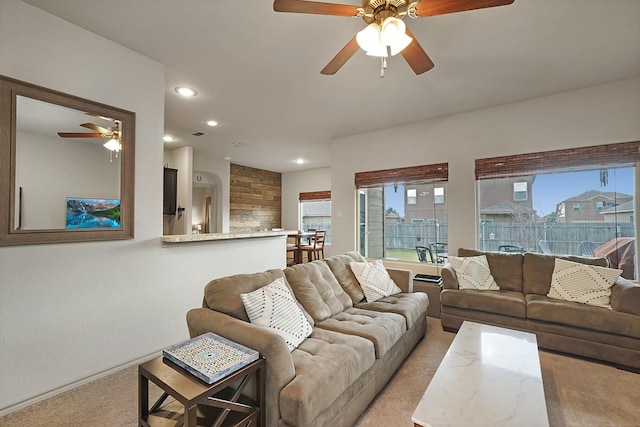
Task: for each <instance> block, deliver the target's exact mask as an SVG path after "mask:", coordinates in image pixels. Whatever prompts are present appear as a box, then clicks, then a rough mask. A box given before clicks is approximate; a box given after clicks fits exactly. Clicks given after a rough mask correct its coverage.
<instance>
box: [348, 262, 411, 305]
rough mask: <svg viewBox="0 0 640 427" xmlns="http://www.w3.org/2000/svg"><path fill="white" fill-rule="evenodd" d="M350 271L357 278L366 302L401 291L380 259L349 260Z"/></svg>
mask: <svg viewBox="0 0 640 427" xmlns="http://www.w3.org/2000/svg"><path fill="white" fill-rule="evenodd" d="M349 266H350V267H351V271H353V274H354V275H355V276H356V279H358V283H360V286H361V287H362V290H363V292H364V296H365V297H366V298H367V301H368V302H374V301H376V300H379V299H380V298H384V297H388V296H389V295H394V294H398V293H400V292H402V289H400V288H399V287H398V285H396V282H394V281H393V279H392V278H391V277H390V276H389V273H388V272H387V269H386V268H385V267H384V264H383V263H382V261H381V260H376V262H355V261H353V262H350V263H349Z"/></svg>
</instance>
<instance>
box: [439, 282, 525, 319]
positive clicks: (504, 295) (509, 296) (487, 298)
mask: <svg viewBox="0 0 640 427" xmlns="http://www.w3.org/2000/svg"><path fill="white" fill-rule="evenodd" d="M440 303H441V304H442V305H443V306H451V307H457V308H464V309H469V310H477V311H485V312H488V313H495V314H504V315H507V316H514V317H519V318H522V319H524V318H525V317H526V315H527V314H526V313H527V307H526V304H525V299H524V295H523V294H522V293H521V292H514V291H503V290H499V291H475V290H472V289H463V290H457V289H445V290H443V291H442V293H441V294H440Z"/></svg>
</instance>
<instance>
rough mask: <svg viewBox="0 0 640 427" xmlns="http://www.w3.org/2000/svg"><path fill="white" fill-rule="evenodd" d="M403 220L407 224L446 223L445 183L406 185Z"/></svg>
mask: <svg viewBox="0 0 640 427" xmlns="http://www.w3.org/2000/svg"><path fill="white" fill-rule="evenodd" d="M404 191H405V198H404V218H405V221H406V222H407V223H408V224H423V223H424V224H436V223H440V222H447V199H446V198H447V194H446V193H447V183H446V182H438V183H434V184H420V185H407V186H406V187H405V189H404Z"/></svg>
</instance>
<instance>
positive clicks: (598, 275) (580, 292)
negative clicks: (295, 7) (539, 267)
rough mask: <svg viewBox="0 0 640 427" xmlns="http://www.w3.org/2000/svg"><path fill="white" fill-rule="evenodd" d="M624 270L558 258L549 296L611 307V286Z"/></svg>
mask: <svg viewBox="0 0 640 427" xmlns="http://www.w3.org/2000/svg"><path fill="white" fill-rule="evenodd" d="M621 273H622V270H616V269H613V268H606V267H597V266H595V265H587V264H581V263H579V262H572V261H566V260H563V259H559V258H556V262H555V266H554V268H553V275H552V276H551V289H550V290H549V293H548V294H547V296H548V297H549V298H554V299H561V300H565V301H574V302H580V303H583V304H589V305H596V306H599V307H605V308H609V309H610V308H611V287H612V286H613V285H614V283H616V280H618V277H620V274H621Z"/></svg>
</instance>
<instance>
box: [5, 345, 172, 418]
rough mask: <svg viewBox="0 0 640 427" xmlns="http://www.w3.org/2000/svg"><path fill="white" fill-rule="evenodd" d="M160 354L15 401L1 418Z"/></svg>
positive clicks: (152, 354) (159, 352)
mask: <svg viewBox="0 0 640 427" xmlns="http://www.w3.org/2000/svg"><path fill="white" fill-rule="evenodd" d="M160 355H162V351H161V350H160V351H156V352H154V353H151V354H148V355H146V356H143V357H140V358H138V359H136V360H132V361H130V362H126V363H123V364H121V365H118V366H115V367H113V368H111V369H107V370H106V371H102V372H98V373H97V374H95V375H91V376H89V377H86V378H83V379H81V380H78V381H74V382H72V383H70V384H67V385H64V386H62V387H58V388H55V389H53V390H50V391H47V392H45V393H42V394H39V395H37V396H34V397H32V398H29V399H26V400H23V401H21V402H18V403H14V404H12V405H9V406H6V407H4V408H1V409H0V418H2V417H4V416H5V415H9V414H10V413H12V412H16V411H18V410H20V409H23V408H26V407H27V406H31V405H33V404H36V403H38V402H42V401H43V400H46V399H49V398H51V397H53V396H56V395H58V394H60V393H64V392H65V391H69V390H73V389H74V388H76V387H80V386H81V385H85V384H88V383H90V382H92V381H95V380H98V379H100V378H104V377H106V376H108V375H111V374H114V373H116V372H118V371H121V370H123V369H126V368H128V367H130V366H134V365H139V364H141V363H144V362H147V361H149V360H151V359H153V358H155V357H157V356H160Z"/></svg>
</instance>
